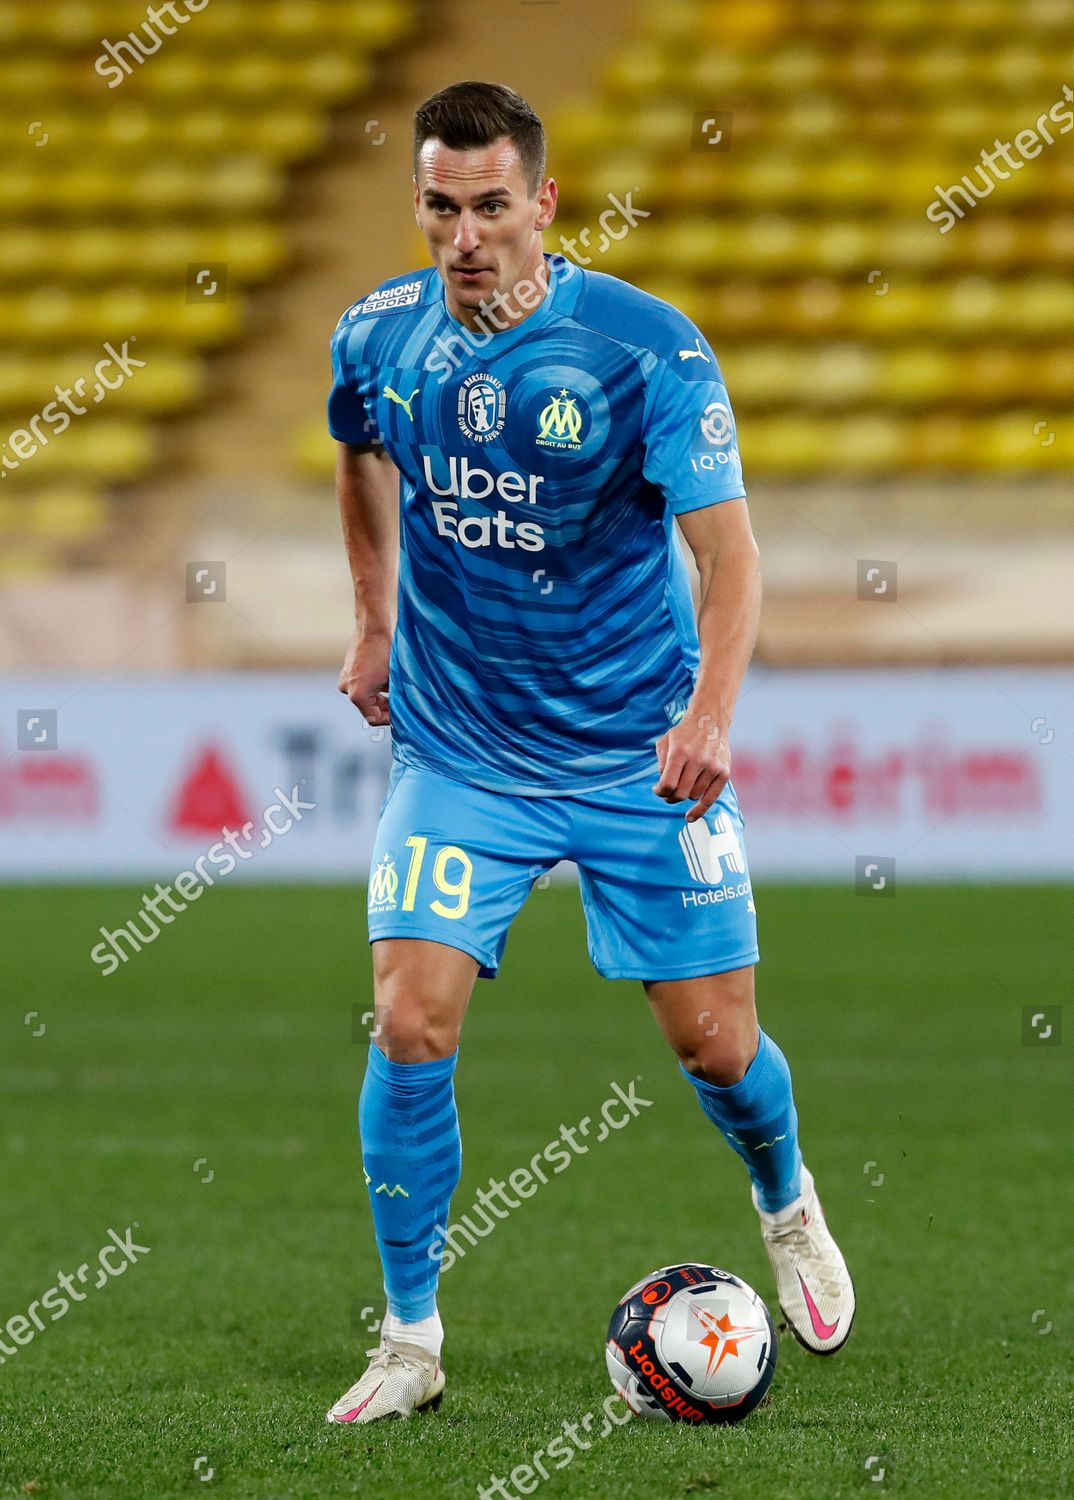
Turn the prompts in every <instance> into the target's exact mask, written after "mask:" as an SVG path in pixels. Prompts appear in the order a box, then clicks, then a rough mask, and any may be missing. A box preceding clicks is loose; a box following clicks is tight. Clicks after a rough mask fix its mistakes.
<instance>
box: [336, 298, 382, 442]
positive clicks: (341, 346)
mask: <svg viewBox="0 0 1074 1500" xmlns="http://www.w3.org/2000/svg"><path fill="white" fill-rule="evenodd" d="M352 327H353V325H352V324H350V323H348V322H347V321H346V319H343V320H342V321H341V322H340V325H339V327H338V328H337V329H336V331H335V333H334V334H333V335H332V389H331V391H330V393H329V396H328V431H329V432H330V433H331V434H332V436H333V437H334V438H335V440H336V442H337V443H350V444H351V445H352V447H367V448H375V447H379V446H380V445H381V436H380V433H379V431H378V430H377V425H376V422H375V421H374V419H373V415H372V412H371V410H370V408H369V406H368V404H367V401H366V396H365V393H364V391H363V384H362V381H361V380H360V375H359V370H358V367H357V366H356V365H354V364H353V363H352V362H351V361H350V359H349V358H348V354H347V347H348V335H349V334H350V332H351V329H352Z"/></svg>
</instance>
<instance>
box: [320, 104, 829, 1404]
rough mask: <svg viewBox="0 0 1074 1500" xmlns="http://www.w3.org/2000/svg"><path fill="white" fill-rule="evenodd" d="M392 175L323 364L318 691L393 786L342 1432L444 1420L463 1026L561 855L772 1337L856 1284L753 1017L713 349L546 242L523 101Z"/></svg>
mask: <svg viewBox="0 0 1074 1500" xmlns="http://www.w3.org/2000/svg"><path fill="white" fill-rule="evenodd" d="M414 171H415V199H414V201H415V211H416V214H417V220H418V224H419V225H420V227H421V228H422V230H423V231H424V232H425V236H426V238H427V240H428V245H429V252H430V256H431V258H432V262H433V264H432V267H431V268H429V269H426V270H422V271H414V272H409V273H408V274H406V275H404V276H400V277H396V278H393V279H392V280H390V281H388V282H385V283H384V285H383V286H381V287H379V288H378V289H377V290H375V291H373V292H371V293H369V294H367V295H366V296H364V297H362V298H361V300H360V301H358V302H356V303H355V304H354V306H353V307H351V308H350V309H349V311H348V312H347V313H345V314H344V316H343V317H342V318H341V319H340V322H339V326H338V328H337V329H336V332H335V335H334V338H333V341H332V360H333V374H334V384H333V387H332V392H331V396H330V398H329V407H328V410H329V428H330V430H331V433H332V435H333V437H335V438H336V439H337V440H338V442H339V445H340V446H339V463H338V491H339V502H340V509H341V512H342V519H343V532H344V538H345V542H346V548H347V554H348V558H349V561H350V567H351V572H352V575H353V579H354V598H355V612H356V629H355V633H354V638H353V640H352V642H351V644H350V647H349V649H348V651H347V654H346V659H345V662H344V666H343V670H342V672H341V674H340V679H339V686H340V690H341V691H342V692H344V693H346V694H347V695H348V696H349V698H350V699H351V701H352V702H353V703H354V704H355V705H356V706H357V707H358V708H359V709H360V710H361V712H362V714H363V715H364V717H365V718H366V720H367V721H368V723H369V724H371V725H375V726H381V725H388V724H390V725H391V736H392V754H393V767H392V774H391V777H390V781H389V786H388V793H387V797H386V799H385V802H384V805H383V807H382V809H381V815H380V825H379V829H378V833H377V839H376V845H375V849H374V853H373V859H372V867H371V872H370V883H369V918H368V920H369V938H370V942H371V944H372V950H373V971H374V991H375V1006H376V1012H375V1013H376V1024H375V1031H374V1038H373V1041H372V1042H371V1045H370V1048H369V1062H368V1066H367V1069H366V1074H365V1081H364V1084H363V1087H362V1093H361V1100H360V1103H359V1111H358V1120H359V1131H360V1135H361V1146H362V1159H363V1165H364V1175H365V1181H366V1183H367V1185H368V1189H369V1194H370V1203H371V1206H372V1212H373V1223H374V1228H375V1232H376V1239H377V1246H378V1249H379V1252H380V1259H381V1264H382V1266H383V1271H384V1284H385V1291H386V1293H387V1312H386V1315H385V1318H384V1321H383V1324H382V1329H381V1342H380V1346H379V1348H378V1349H376V1350H371V1351H369V1355H370V1360H371V1362H370V1364H369V1367H368V1369H367V1370H366V1371H365V1372H364V1373H363V1374H362V1375H361V1377H360V1378H359V1380H358V1381H357V1382H356V1384H355V1385H353V1386H352V1387H351V1388H350V1389H349V1390H348V1391H347V1392H346V1393H345V1394H344V1395H343V1396H342V1397H341V1398H340V1400H339V1401H337V1402H336V1404H335V1405H334V1406H333V1407H332V1409H331V1410H330V1412H329V1413H328V1421H330V1422H369V1421H373V1420H375V1419H377V1418H379V1417H388V1416H395V1415H399V1416H404V1417H406V1416H409V1415H410V1414H411V1412H413V1411H414V1410H417V1409H420V1408H425V1407H432V1406H435V1405H436V1404H438V1403H439V1400H440V1396H441V1392H442V1391H443V1388H444V1374H443V1370H442V1367H441V1343H442V1338H443V1329H442V1326H441V1322H440V1317H439V1315H438V1313H437V1307H436V1288H437V1279H438V1273H439V1265H440V1256H441V1253H442V1249H443V1244H444V1236H445V1233H446V1230H447V1227H448V1222H449V1220H448V1213H449V1207H450V1203H451V1195H452V1191H453V1189H454V1188H455V1186H456V1184H457V1182H458V1180H459V1173H460V1164H461V1145H460V1138H459V1125H458V1116H457V1114H456V1109H455V1096H454V1088H453V1075H454V1072H455V1064H456V1060H457V1057H458V1045H459V1035H460V1031H461V1027H462V1020H463V1016H464V1014H465V1012H466V1008H467V1005H468V1003H469V1000H470V995H471V991H472V990H473V986H474V981H475V979H476V978H477V977H478V976H479V975H482V976H485V977H491V976H493V975H494V974H495V972H496V969H497V967H498V965H499V962H500V959H501V956H502V954H503V950H504V943H505V939H506V933H507V928H508V926H509V925H510V922H511V920H512V918H513V917H514V916H515V914H516V913H517V912H518V910H519V908H520V907H521V906H522V904H523V902H524V901H525V899H526V896H527V894H528V893H529V891H530V889H531V887H532V886H533V884H534V881H535V880H536V879H538V878H539V877H540V876H541V875H542V874H543V873H544V872H545V871H547V870H549V869H550V868H551V867H552V866H553V865H554V864H556V863H557V861H559V860H561V859H568V860H573V861H575V862H576V864H577V866H578V870H579V877H580V882H581V894H582V902H583V906H584V908H585V916H586V923H587V930H588V940H589V953H590V957H591V958H592V961H593V963H594V965H595V966H596V968H597V970H598V972H599V973H601V974H602V975H605V976H606V977H608V978H612V979H627V978H629V979H638V980H640V981H641V982H642V984H643V985H644V987H645V991H646V994H647V996H648V1000H649V1004H650V1006H651V1007H652V1010H653V1013H654V1016H655V1018H656V1021H657V1024H658V1025H659V1027H660V1029H661V1030H662V1031H663V1033H664V1035H665V1036H666V1038H667V1040H668V1042H669V1043H670V1044H671V1046H672V1048H673V1049H674V1050H675V1052H676V1054H677V1055H678V1058H679V1060H680V1066H681V1068H682V1072H683V1076H684V1078H685V1079H687V1080H688V1081H689V1083H690V1085H692V1087H693V1088H694V1089H695V1090H696V1092H697V1097H698V1100H699V1103H700V1105H701V1108H702V1110H703V1111H704V1113H705V1115H706V1116H707V1117H708V1119H709V1120H710V1121H711V1122H712V1123H713V1125H715V1126H716V1128H717V1130H719V1131H720V1133H721V1134H722V1135H723V1137H724V1138H725V1139H726V1140H727V1141H728V1142H729V1143H730V1145H731V1147H732V1149H733V1150H734V1151H735V1152H737V1153H738V1155H739V1156H740V1157H741V1158H742V1160H743V1161H744V1162H745V1165H746V1168H747V1171H748V1173H749V1176H750V1178H751V1180H752V1185H753V1201H754V1204H755V1206H756V1209H757V1212H758V1214H759V1216H760V1225H761V1233H762V1235H763V1238H764V1243H765V1246H766V1249H767V1252H768V1256H769V1259H770V1262H771V1265H772V1269H773V1272H774V1275H775V1280H776V1287H777V1291H778V1294H779V1300H780V1304H781V1306H782V1308H783V1312H784V1315H785V1316H786V1318H787V1321H788V1322H789V1324H790V1326H791V1328H792V1329H793V1330H794V1333H795V1334H796V1335H797V1337H798V1339H799V1340H800V1341H801V1342H802V1343H803V1344H804V1345H805V1347H806V1348H807V1349H810V1350H812V1351H813V1352H814V1353H816V1354H832V1353H834V1352H835V1351H836V1350H837V1349H839V1348H841V1347H842V1345H843V1343H844V1342H845V1341H846V1339H847V1337H848V1335H849V1333H850V1328H851V1323H852V1320H853V1317H854V1290H853V1286H852V1283H851V1280H850V1276H849V1275H848V1273H847V1268H846V1264H845V1262H844V1260H843V1257H842V1255H841V1254H840V1252H839V1249H838V1247H837V1246H836V1244H835V1241H834V1240H833V1239H832V1236H831V1234H830V1233H829V1231H828V1229H827V1227H826V1225H825V1222H824V1215H823V1213H822V1212H821V1207H820V1203H819V1201H818V1198H817V1194H816V1191H815V1189H814V1186H813V1179H812V1177H811V1176H810V1173H809V1171H808V1170H807V1169H806V1168H805V1167H804V1166H803V1164H802V1157H801V1152H800V1150H799V1146H798V1119H797V1114H796V1111H795V1106H794V1099H793V1096H792V1091H791V1078H790V1072H789V1070H788V1067H787V1062H786V1059H785V1058H784V1056H783V1053H782V1052H781V1051H780V1049H779V1047H778V1046H777V1045H776V1043H775V1042H774V1041H773V1040H772V1038H771V1037H769V1036H767V1035H766V1034H765V1033H764V1032H763V1031H760V1030H759V1028H758V1024H757V1016H756V1011H755V1008H754V983H753V969H754V964H755V963H756V962H757V958H758V951H757V938H756V917H755V911H754V903H753V893H752V887H751V884H750V877H749V871H748V867H747V864H746V855H745V851H744V848H743V835H742V818H741V815H740V813H739V808H738V802H737V799H736V797H735V793H734V789H733V787H732V784H731V781H730V773H731V752H730V749H729V745H728V735H729V732H730V726H731V719H732V714H733V711H734V707H735V700H736V697H737V694H738V691H739V688H740V685H741V682H742V677H743V674H744V672H745V669H746V665H747V662H748V661H749V658H750V655H751V652H752V650H753V645H754V641H755V638H756V631H757V621H758V614H759V608H760V579H759V573H758V564H757V548H756V544H755V542H754V539H753V534H752V531H751V528H750V522H749V517H748V513H747V508H746V500H745V494H744V490H743V483H742V466H741V462H740V459H739V455H738V450H737V447H736V436H735V424H734V418H733V416H732V412H731V407H730V404H729V402H728V396H727V391H726V389H725V388H724V385H723V382H722V378H721V375H720V369H719V366H718V365H717V363H716V356H715V355H714V354H713V352H712V349H711V348H710V347H709V345H708V343H707V342H706V340H705V338H704V336H703V335H702V334H701V333H700V332H699V330H698V329H697V328H696V327H695V326H694V325H693V324H692V323H691V322H689V320H688V319H687V318H685V317H684V316H683V315H682V314H681V313H679V312H678V311H677V310H676V309H675V308H674V307H671V306H669V305H668V304H667V303H666V302H662V301H660V300H658V299H657V298H655V297H651V296H648V295H647V294H646V293H644V292H640V291H638V290H636V289H635V288H634V287H632V286H629V285H628V284H626V283H625V282H623V281H620V280H617V279H616V278H615V277H612V276H607V275H602V274H599V273H597V272H594V271H590V270H585V269H582V268H581V267H580V266H578V265H576V264H574V263H573V262H572V261H570V260H569V259H567V258H565V257H564V256H562V255H546V254H545V253H544V248H543V241H542V235H543V233H544V231H545V230H547V229H548V228H549V227H550V226H551V224H552V221H553V219H554V217H555V212H556V197H557V189H556V184H555V182H554V181H553V180H552V179H551V178H549V177H547V176H546V172H545V135H544V129H543V127H542V124H541V121H540V119H539V118H538V117H537V115H536V114H535V113H534V112H533V110H532V109H531V108H530V107H529V105H528V104H526V102H525V101H524V100H523V99H521V98H520V97H519V96H518V95H517V94H515V93H514V92H513V91H512V90H510V89H507V88H504V87H501V86H499V85H495V84H489V83H460V84H455V85H454V86H452V87H450V88H447V89H445V90H443V92H442V93H440V94H437V95H436V96H435V97H434V98H432V99H429V100H428V101H427V102H426V103H425V104H423V105H422V106H421V108H420V109H419V110H418V112H417V116H416V128H415V150H414ZM620 207H621V208H622V209H623V210H624V211H629V205H627V204H621V205H620ZM676 521H677V522H678V525H679V527H680V528H681V530H682V534H683V536H684V537H685V539H686V543H687V545H688V546H689V548H690V551H691V552H692V553H693V556H694V559H695V560H696V563H697V568H698V572H699V575H700V585H701V594H700V609H699V612H698V614H697V615H696V616H695V612H694V606H693V599H692V595H691V590H690V584H689V578H688V574H687V571H686V566H685V559H684V555H683V552H682V550H681V547H680V544H679V541H678V538H677V536H676V532H675V522H676Z"/></svg>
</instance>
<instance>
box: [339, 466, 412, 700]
mask: <svg viewBox="0 0 1074 1500" xmlns="http://www.w3.org/2000/svg"><path fill="white" fill-rule="evenodd" d="M336 492H337V495H338V498H339V514H340V520H341V522H342V524H343V541H344V544H345V546H346V549H347V559H348V561H349V563H350V570H351V579H352V580H353V583H354V635H353V637H352V638H351V642H350V645H349V646H348V647H347V654H346V657H345V658H344V661H343V668H342V671H341V672H340V674H339V690H340V692H341V693H346V695H347V697H348V698H349V699H350V700H351V702H352V703H353V704H354V706H355V707H356V708H357V709H359V710H360V712H361V714H362V716H363V717H364V718H365V719H366V720H367V721H368V722H369V723H370V724H372V725H380V724H390V723H391V718H390V715H389V712H388V658H389V655H390V654H391V645H392V630H393V628H394V624H395V590H396V577H397V574H398V568H399V471H398V469H397V468H396V467H395V465H394V464H393V463H392V461H391V459H390V458H388V457H387V455H386V454H385V452H384V450H383V448H380V447H372V446H369V447H365V446H359V445H355V444H351V443H340V444H339V456H338V459H337V462H336Z"/></svg>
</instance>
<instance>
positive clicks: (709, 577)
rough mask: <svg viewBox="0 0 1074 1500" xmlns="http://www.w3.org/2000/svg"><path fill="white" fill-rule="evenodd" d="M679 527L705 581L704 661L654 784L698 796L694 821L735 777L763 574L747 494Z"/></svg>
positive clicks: (682, 797)
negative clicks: (736, 727) (734, 723)
mask: <svg viewBox="0 0 1074 1500" xmlns="http://www.w3.org/2000/svg"><path fill="white" fill-rule="evenodd" d="M679 525H680V527H681V528H682V533H683V536H684V537H685V538H686V542H687V545H688V546H689V548H690V551H691V552H692V553H693V555H694V561H695V562H696V563H697V570H698V574H699V577H700V580H701V600H700V605H699V608H698V616H697V633H698V637H699V640H700V644H701V662H700V666H699V668H698V673H697V680H696V683H695V686H694V692H693V696H692V697H691V699H690V703H689V705H688V707H687V710H686V712H685V714H684V715H683V717H682V718H681V719H680V721H679V722H678V723H677V724H676V725H674V727H673V728H671V729H670V730H669V731H668V733H667V734H665V735H663V736H662V738H660V739H659V740H657V742H656V757H657V765H658V767H659V771H660V775H659V779H658V780H657V782H656V785H655V786H654V788H653V790H654V791H655V792H656V794H657V796H658V797H662V798H663V799H664V800H665V801H666V802H683V801H686V800H688V799H695V800H694V805H693V806H692V807H691V808H690V809H689V811H688V812H687V814H686V821H687V822H688V823H693V822H696V820H697V819H698V818H700V817H703V816H704V814H705V813H706V812H708V810H709V808H710V807H712V805H713V804H714V803H715V802H716V801H717V799H718V798H719V796H720V794H721V792H722V791H723V789H724V787H725V786H726V785H727V783H728V781H729V780H730V777H731V748H730V745H729V743H728V735H729V732H730V728H731V720H732V718H733V717H734V711H735V704H736V702H737V700H738V694H739V689H740V688H741V686H742V679H743V677H744V675H745V672H746V668H747V666H748V665H749V661H750V657H751V656H752V655H753V648H754V645H755V644H756V641H757V625H758V621H759V619H760V613H761V572H760V564H759V554H758V551H757V543H756V541H755V540H754V536H753V528H752V527H751V525H750V517H749V510H748V509H747V506H746V501H745V499H744V498H743V499H740V500H727V501H725V502H724V503H723V504H722V505H709V506H705V507H704V508H703V509H702V510H695V511H688V512H687V513H686V514H685V515H682V516H680V517H679Z"/></svg>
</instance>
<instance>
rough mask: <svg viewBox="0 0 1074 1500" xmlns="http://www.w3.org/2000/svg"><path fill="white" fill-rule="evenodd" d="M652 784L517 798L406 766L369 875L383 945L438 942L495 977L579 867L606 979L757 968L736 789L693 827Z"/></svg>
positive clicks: (594, 953)
mask: <svg viewBox="0 0 1074 1500" xmlns="http://www.w3.org/2000/svg"><path fill="white" fill-rule="evenodd" d="M655 780H656V768H655V764H654V768H653V773H652V775H650V776H646V777H645V778H642V779H639V780H635V781H630V782H626V783H624V784H622V785H620V786H614V787H608V788H606V789H605V790H604V791H600V792H586V793H582V794H581V795H579V796H569V797H515V796H509V795H506V794H504V793H502V792H489V791H484V790H482V789H481V788H480V787H475V786H470V785H468V784H466V783H465V782H460V781H454V780H452V779H451V778H449V777H447V776H442V775H440V774H439V773H438V772H435V771H429V770H423V769H416V768H415V767H413V766H403V765H401V764H400V763H399V762H396V763H395V765H394V766H393V768H392V774H391V780H390V781H389V784H388V795H387V797H386V798H385V799H384V805H383V807H382V808H381V814H380V825H379V828H378V830H377V839H376V844H375V846H374V851H373V860H372V864H371V867H370V876H369V941H370V942H371V943H372V942H376V941H377V939H378V938H389V937H409V938H429V939H432V940H433V941H434V942H437V943H446V944H448V945H449V946H450V947H452V948H461V949H462V951H463V952H464V953H469V954H471V955H472V956H473V957H474V958H476V959H477V961H478V963H479V964H480V965H481V974H482V976H483V977H485V978H492V977H493V976H494V975H495V973H496V970H497V969H498V968H499V966H500V960H501V958H502V957H503V951H504V945H505V943H506V941H507V929H508V927H509V926H510V925H511V922H512V920H513V919H514V917H515V916H516V914H517V913H518V911H519V909H520V908H521V906H522V903H523V902H524V901H525V899H526V897H527V896H528V895H529V893H530V890H531V889H532V888H533V886H534V884H535V883H536V882H537V881H539V880H541V879H542V877H543V876H544V875H546V874H547V872H548V871H549V870H551V868H552V867H553V865H555V864H557V863H558V862H559V861H560V860H573V861H574V862H575V864H576V865H577V866H578V872H579V880H580V885H581V892H582V907H583V910H584V911H585V919H586V930H587V933H588V940H589V956H590V958H591V959H592V961H593V964H594V967H595V968H596V970H597V972H598V973H599V974H602V975H603V976H604V977H605V978H606V979H642V980H657V979H689V978H694V977H696V976H699V975H702V974H719V973H722V972H723V971H724V970H725V969H740V968H744V967H746V966H747V965H749V964H754V963H756V962H757V957H758V954H757V918H756V912H755V908H754V903H753V889H752V887H751V885H750V875H749V867H748V865H747V863H746V853H745V847H744V843H743V837H742V815H741V813H740V812H739V808H738V799H737V797H736V796H735V793H734V788H733V787H731V786H728V787H726V788H725V790H724V793H723V796H722V797H721V798H720V799H719V801H718V802H717V803H716V804H715V806H714V807H712V808H711V809H710V810H709V812H708V813H707V814H706V815H705V817H704V818H703V819H698V821H697V822H696V823H691V824H687V822H686V819H685V813H686V810H687V808H688V807H689V805H690V804H689V803H688V802H680V803H677V804H670V803H667V802H664V801H662V800H661V799H660V798H659V797H657V796H656V795H655V793H654V792H653V791H652V785H653V783H654V782H655Z"/></svg>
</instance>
